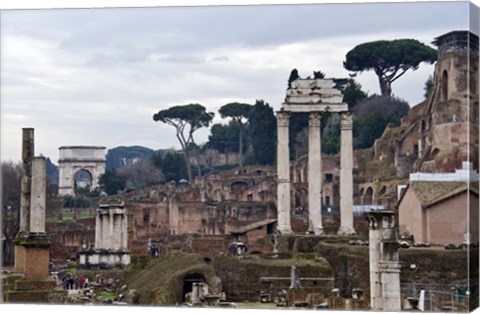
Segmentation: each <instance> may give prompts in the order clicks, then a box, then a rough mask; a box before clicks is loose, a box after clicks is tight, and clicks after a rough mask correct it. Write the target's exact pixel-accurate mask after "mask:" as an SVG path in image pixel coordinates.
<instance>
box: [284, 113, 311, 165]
mask: <svg viewBox="0 0 480 314" xmlns="http://www.w3.org/2000/svg"><path fill="white" fill-rule="evenodd" d="M288 146H289V152H290V160H294V159H297V158H299V157H301V156H302V155H303V154H305V147H306V149H307V150H308V113H304V112H293V113H292V114H291V115H290V120H289V125H288Z"/></svg>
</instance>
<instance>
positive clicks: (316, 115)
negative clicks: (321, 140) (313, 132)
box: [308, 111, 322, 128]
mask: <svg viewBox="0 0 480 314" xmlns="http://www.w3.org/2000/svg"><path fill="white" fill-rule="evenodd" d="M321 119H322V114H321V113H320V112H319V111H312V112H310V113H309V114H308V126H309V127H317V128H319V127H320V121H321Z"/></svg>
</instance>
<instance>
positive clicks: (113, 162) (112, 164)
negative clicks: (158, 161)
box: [106, 146, 168, 169]
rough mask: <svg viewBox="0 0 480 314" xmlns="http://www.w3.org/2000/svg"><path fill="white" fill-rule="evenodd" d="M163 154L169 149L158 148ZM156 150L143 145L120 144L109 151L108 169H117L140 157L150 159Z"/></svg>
mask: <svg viewBox="0 0 480 314" xmlns="http://www.w3.org/2000/svg"><path fill="white" fill-rule="evenodd" d="M158 151H159V152H160V153H161V154H162V156H163V155H165V154H166V152H167V151H168V150H167V149H159V150H158ZM154 152H155V150H153V149H150V148H147V147H143V146H128V147H127V146H119V147H115V148H112V149H109V150H108V151H107V164H106V167H107V169H117V168H121V167H124V166H126V165H128V164H131V163H132V162H134V161H135V160H138V159H150V157H151V156H152V154H153V153H154Z"/></svg>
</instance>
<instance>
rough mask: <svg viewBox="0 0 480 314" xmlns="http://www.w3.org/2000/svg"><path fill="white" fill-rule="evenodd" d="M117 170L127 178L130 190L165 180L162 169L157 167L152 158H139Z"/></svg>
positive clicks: (126, 181) (126, 183)
mask: <svg viewBox="0 0 480 314" xmlns="http://www.w3.org/2000/svg"><path fill="white" fill-rule="evenodd" d="M117 172H118V174H119V176H120V177H122V178H123V179H124V180H125V185H126V188H127V189H128V190H136V189H141V188H144V187H147V186H151V185H155V184H160V183H162V182H164V176H163V173H162V171H161V170H160V169H159V168H157V167H155V165H154V164H153V163H152V161H151V160H150V159H139V160H137V161H136V162H134V163H131V164H129V165H127V166H125V167H122V168H120V169H117Z"/></svg>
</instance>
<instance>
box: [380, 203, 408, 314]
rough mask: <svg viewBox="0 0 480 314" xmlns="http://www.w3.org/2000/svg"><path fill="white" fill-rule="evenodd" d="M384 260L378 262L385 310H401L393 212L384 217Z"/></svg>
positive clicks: (398, 265) (396, 230) (398, 263)
mask: <svg viewBox="0 0 480 314" xmlns="http://www.w3.org/2000/svg"><path fill="white" fill-rule="evenodd" d="M382 218H383V219H382V244H381V245H382V260H381V261H380V262H379V263H378V266H379V270H380V274H381V282H382V298H383V311H388V312H400V311H401V309H402V300H401V294H400V269H401V265H400V261H399V255H398V249H399V247H400V245H399V244H398V229H397V226H396V219H395V215H394V213H393V212H390V213H385V214H384V215H383V217H382Z"/></svg>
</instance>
